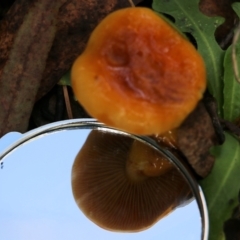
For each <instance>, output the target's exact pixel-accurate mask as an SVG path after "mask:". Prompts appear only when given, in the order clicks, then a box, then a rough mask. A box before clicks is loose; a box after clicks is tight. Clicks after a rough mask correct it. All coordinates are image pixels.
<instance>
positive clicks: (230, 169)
mask: <svg viewBox="0 0 240 240" xmlns="http://www.w3.org/2000/svg"><path fill="white" fill-rule="evenodd" d="M212 154H213V155H214V156H215V157H216V162H215V164H214V167H213V170H212V172H211V173H210V175H209V176H208V177H207V178H205V179H204V180H202V181H201V182H200V184H201V186H202V189H203V192H204V194H205V197H206V201H207V205H208V211H209V217H210V234H209V240H220V239H224V234H223V224H224V222H225V221H226V220H227V219H228V218H230V217H231V214H232V211H233V209H234V207H236V206H237V202H238V192H239V189H240V143H239V141H238V140H237V139H235V138H234V137H233V136H231V135H230V134H227V133H226V141H225V143H224V144H223V145H222V146H218V147H214V148H213V150H212Z"/></svg>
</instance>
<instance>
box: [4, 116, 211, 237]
mask: <svg viewBox="0 0 240 240" xmlns="http://www.w3.org/2000/svg"><path fill="white" fill-rule="evenodd" d="M79 128H85V129H88V128H89V129H97V128H101V129H102V128H105V129H108V130H110V131H112V132H117V133H121V134H123V135H126V136H131V137H133V138H135V139H137V140H140V141H141V142H144V143H145V144H147V145H149V146H151V147H153V148H155V149H157V150H158V151H160V152H161V153H162V154H164V155H165V157H166V158H167V159H168V160H169V161H171V162H172V163H173V164H174V165H175V166H176V167H177V168H178V170H179V171H180V172H181V173H182V175H183V177H184V178H185V179H186V181H187V183H188V184H189V186H190V188H191V190H192V192H193V195H194V197H195V199H196V201H197V204H198V207H199V211H200V215H201V222H202V236H201V239H202V240H208V234H209V217H208V209H207V204H206V200H205V197H204V194H203V191H202V189H201V187H200V186H199V185H198V183H197V181H196V180H195V179H194V177H193V175H192V173H191V172H190V171H189V169H187V168H186V167H185V166H184V164H183V163H182V162H181V161H180V160H179V159H178V158H177V157H176V156H174V155H173V154H172V153H171V152H170V151H169V150H167V149H164V148H162V147H160V146H159V145H158V144H157V143H156V142H155V141H154V140H153V139H151V138H149V137H147V136H138V135H134V134H130V133H127V132H124V131H121V130H118V129H115V128H112V127H109V126H106V125H104V124H103V123H101V122H98V121H97V120H95V119H92V118H90V119H88V118H86V119H70V120H63V121H59V122H54V123H50V124H47V125H44V126H41V127H38V128H36V129H33V130H31V131H29V132H26V133H24V134H22V136H20V138H19V139H18V140H17V141H15V142H14V143H12V144H11V145H10V146H8V147H7V148H5V149H4V150H3V152H2V153H1V152H0V164H1V163H2V162H3V160H4V158H5V157H6V156H7V155H8V154H10V153H11V152H12V151H13V150H16V149H17V148H18V147H20V146H21V145H22V144H24V143H26V142H28V141H30V140H31V141H32V140H34V138H37V137H39V136H41V135H45V134H50V133H52V132H57V131H64V130H74V129H79ZM3 137H4V136H3ZM1 140H2V139H1V138H0V141H1Z"/></svg>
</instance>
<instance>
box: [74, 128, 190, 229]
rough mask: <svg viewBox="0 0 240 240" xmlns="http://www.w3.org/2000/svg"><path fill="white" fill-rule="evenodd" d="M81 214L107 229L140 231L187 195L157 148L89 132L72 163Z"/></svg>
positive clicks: (176, 174) (130, 139)
mask: <svg viewBox="0 0 240 240" xmlns="http://www.w3.org/2000/svg"><path fill="white" fill-rule="evenodd" d="M72 192H73V196H74V199H75V201H76V203H77V205H78V206H79V208H80V209H81V210H82V212H83V213H84V214H85V215H86V217H87V218H89V219H90V220H91V221H92V222H94V223H95V224H97V225H98V226H100V227H101V228H104V229H107V230H110V231H121V232H137V231H142V230H145V229H147V228H149V227H151V226H152V225H153V224H155V223H156V222H157V221H158V220H159V219H161V218H162V217H164V216H165V215H167V214H168V213H170V212H171V211H172V210H173V209H175V208H176V207H177V206H179V205H181V204H183V203H184V202H186V201H187V200H189V198H191V196H192V195H191V191H190V188H189V186H188V184H187V183H186V181H185V180H184V179H183V177H182V175H181V174H180V173H179V171H178V170H177V169H175V168H174V166H173V165H172V164H171V163H169V162H168V161H167V159H165V158H164V156H162V155H161V154H160V152H158V151H157V150H155V149H153V148H151V147H150V146H148V145H147V144H143V143H141V142H137V140H133V139H132V138H130V137H127V136H125V135H116V134H115V133H110V132H105V131H100V130H93V131H92V132H91V133H90V134H89V136H88V138H87V140H86V142H85V143H84V145H83V146H82V148H81V149H80V151H79V153H78V154H77V156H76V158H75V161H74V164H73V167H72Z"/></svg>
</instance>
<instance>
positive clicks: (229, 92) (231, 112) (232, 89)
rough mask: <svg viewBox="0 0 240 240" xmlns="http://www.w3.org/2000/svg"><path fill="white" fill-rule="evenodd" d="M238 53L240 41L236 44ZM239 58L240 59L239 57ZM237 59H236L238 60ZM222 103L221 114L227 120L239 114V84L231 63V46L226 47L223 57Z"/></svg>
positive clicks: (232, 119)
mask: <svg viewBox="0 0 240 240" xmlns="http://www.w3.org/2000/svg"><path fill="white" fill-rule="evenodd" d="M236 51H237V55H238V56H239V54H240V42H239V44H238V45H237V46H236ZM239 60H240V59H239ZM239 60H238V61H239ZM224 69H225V70H224V91H223V94H224V105H223V116H224V119H226V120H228V121H234V120H236V118H238V117H239V116H240V84H239V83H238V82H237V81H236V79H235V76H234V71H233V64H232V47H229V48H228V49H227V52H226V55H225V58H224Z"/></svg>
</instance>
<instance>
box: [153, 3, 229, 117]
mask: <svg viewBox="0 0 240 240" xmlns="http://www.w3.org/2000/svg"><path fill="white" fill-rule="evenodd" d="M198 2H199V1H198V0H182V1H179V0H168V1H166V0H154V1H153V9H154V10H155V11H157V12H161V13H166V14H169V15H171V16H172V17H173V18H174V19H175V21H176V22H175V25H176V26H177V28H178V29H179V30H180V31H182V32H188V33H190V34H192V35H193V37H194V38H195V39H196V41H197V46H198V51H199V52H200V54H201V55H202V57H203V59H204V61H205V64H206V69H207V80H208V89H209V91H210V92H211V93H212V94H213V96H214V97H215V98H216V100H217V103H218V109H219V112H220V115H221V114H222V106H223V80H222V78H223V66H222V65H223V57H224V51H223V50H222V49H221V48H220V47H219V45H218V43H217V42H216V40H215V37H214V32H215V30H216V28H217V27H218V26H219V25H220V24H221V23H222V22H223V19H222V18H220V17H207V16H206V15H204V14H203V13H201V12H200V10H199V8H198Z"/></svg>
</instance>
